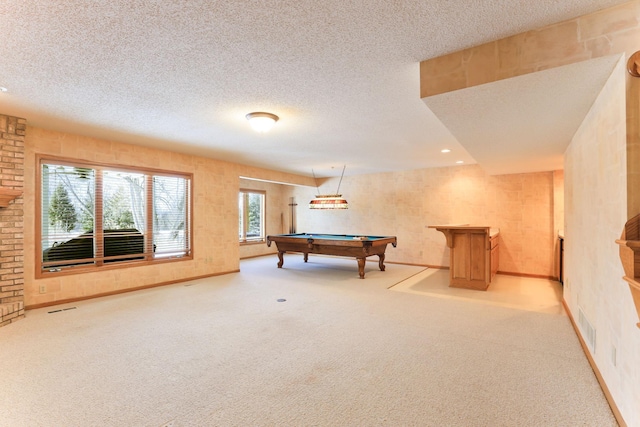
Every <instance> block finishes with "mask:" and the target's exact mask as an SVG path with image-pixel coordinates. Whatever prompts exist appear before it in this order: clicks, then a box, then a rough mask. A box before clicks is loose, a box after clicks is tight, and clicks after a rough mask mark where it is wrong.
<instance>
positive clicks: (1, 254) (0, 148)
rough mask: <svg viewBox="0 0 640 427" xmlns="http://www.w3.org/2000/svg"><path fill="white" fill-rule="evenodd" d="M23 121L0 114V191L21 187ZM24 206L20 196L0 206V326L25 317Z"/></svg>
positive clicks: (22, 175) (22, 179)
mask: <svg viewBox="0 0 640 427" xmlns="http://www.w3.org/2000/svg"><path fill="white" fill-rule="evenodd" d="M26 127H27V125H26V120H25V119H20V118H17V117H10V116H5V115H2V114H0V189H8V190H18V191H20V194H22V190H23V186H24V135H25V131H26ZM23 238H24V206H23V198H22V196H21V195H20V196H18V197H16V198H15V199H14V200H13V201H11V202H9V206H8V207H6V208H3V207H0V326H5V325H8V324H9V323H11V322H15V321H16V320H18V319H21V318H23V317H24V242H23Z"/></svg>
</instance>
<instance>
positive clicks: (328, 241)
mask: <svg viewBox="0 0 640 427" xmlns="http://www.w3.org/2000/svg"><path fill="white" fill-rule="evenodd" d="M271 242H274V243H275V244H276V247H277V249H278V268H282V264H284V254H285V252H302V253H303V254H304V262H307V260H308V258H309V254H322V255H335V256H346V257H355V258H356V260H357V261H358V273H359V274H360V278H361V279H364V265H365V263H366V259H367V257H368V256H372V255H378V258H379V260H378V266H379V267H380V270H381V271H384V268H385V266H384V251H385V250H386V248H387V244H389V243H391V244H392V245H393V247H394V248H395V247H396V245H397V240H396V236H358V235H349V234H310V233H295V234H278V235H274V236H267V246H271Z"/></svg>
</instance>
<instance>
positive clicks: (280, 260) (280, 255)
mask: <svg viewBox="0 0 640 427" xmlns="http://www.w3.org/2000/svg"><path fill="white" fill-rule="evenodd" d="M282 264H284V252H280V251H278V268H282Z"/></svg>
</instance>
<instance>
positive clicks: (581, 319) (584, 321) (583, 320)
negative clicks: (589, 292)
mask: <svg viewBox="0 0 640 427" xmlns="http://www.w3.org/2000/svg"><path fill="white" fill-rule="evenodd" d="M578 324H579V325H580V330H581V331H582V336H583V338H584V340H585V342H586V343H587V345H588V346H589V348H590V349H591V352H592V353H593V354H595V353H596V330H595V328H594V327H593V325H592V324H591V322H590V321H589V319H588V318H587V316H586V315H585V314H584V311H582V307H578Z"/></svg>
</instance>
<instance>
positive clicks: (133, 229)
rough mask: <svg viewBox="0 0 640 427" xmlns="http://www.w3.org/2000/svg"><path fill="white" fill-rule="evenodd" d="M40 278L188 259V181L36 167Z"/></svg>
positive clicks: (90, 168) (56, 163)
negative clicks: (37, 169)
mask: <svg viewBox="0 0 640 427" xmlns="http://www.w3.org/2000/svg"><path fill="white" fill-rule="evenodd" d="M39 182H40V191H39V193H40V239H39V240H40V242H41V252H42V258H41V259H40V260H39V264H40V271H42V272H52V273H53V272H60V271H72V270H73V271H78V270H84V269H93V268H98V267H102V266H105V265H108V266H111V267H113V266H114V265H119V264H124V263H132V262H150V261H155V260H167V259H175V258H184V257H188V256H190V255H191V224H190V218H191V216H190V212H191V176H190V175H182V174H176V173H170V172H167V173H164V172H162V173H158V172H156V171H154V172H149V171H144V170H132V169H126V168H119V167H108V166H102V165H100V166H98V165H91V164H80V163H73V162H66V161H61V160H47V159H41V160H40V179H39Z"/></svg>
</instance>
